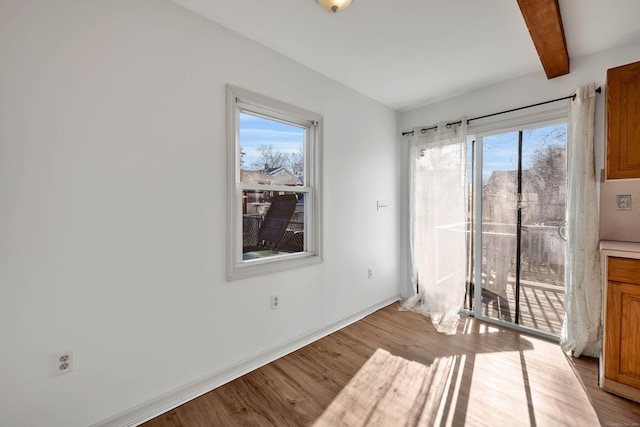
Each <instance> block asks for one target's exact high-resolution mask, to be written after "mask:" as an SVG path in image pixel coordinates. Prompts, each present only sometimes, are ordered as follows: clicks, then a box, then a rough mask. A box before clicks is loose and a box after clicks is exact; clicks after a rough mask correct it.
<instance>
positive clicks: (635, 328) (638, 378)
mask: <svg viewBox="0 0 640 427" xmlns="http://www.w3.org/2000/svg"><path fill="white" fill-rule="evenodd" d="M621 244H622V247H625V248H627V249H629V248H631V249H633V248H634V247H635V248H636V249H638V252H633V251H620V250H619V249H618V250H616V249H615V248H609V250H605V251H603V255H605V257H606V260H605V266H606V267H605V268H606V276H605V277H606V279H605V306H604V315H605V319H604V320H605V323H604V325H605V327H604V348H603V359H602V368H603V371H604V372H601V374H602V375H601V386H602V388H603V389H605V390H607V391H610V392H612V393H615V394H618V395H620V396H624V397H626V398H628V399H631V400H635V401H637V402H640V244H638V243H635V244H633V243H627V242H621Z"/></svg>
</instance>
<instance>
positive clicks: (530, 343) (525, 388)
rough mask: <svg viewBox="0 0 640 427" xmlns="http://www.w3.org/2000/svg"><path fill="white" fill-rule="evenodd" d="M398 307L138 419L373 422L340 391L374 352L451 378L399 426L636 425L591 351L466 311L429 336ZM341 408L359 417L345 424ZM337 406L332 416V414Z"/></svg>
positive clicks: (164, 426) (192, 423)
mask: <svg viewBox="0 0 640 427" xmlns="http://www.w3.org/2000/svg"><path fill="white" fill-rule="evenodd" d="M397 306H398V305H397V304H392V305H390V306H388V307H385V308H383V309H381V310H379V311H377V312H376V313H374V314H372V315H370V316H367V317H366V318H364V319H363V320H361V321H359V322H356V323H354V324H352V325H350V326H348V327H346V328H343V329H342V330H340V331H337V332H335V333H333V334H331V335H329V336H327V337H325V338H323V339H321V340H318V341H316V342H314V343H313V344H310V345H308V346H306V347H304V348H302V349H300V350H298V351H296V352H294V353H291V354H289V355H287V356H285V357H283V358H281V359H278V360H276V361H274V362H272V363H269V364H268V365H265V366H263V367H262V368H260V369H257V370H255V371H253V372H251V373H249V374H247V375H244V376H243V377H241V378H238V379H236V380H234V381H232V382H230V383H228V384H226V385H224V386H221V387H219V388H217V389H216V390H213V391H211V392H209V393H207V394H205V395H203V396H201V397H199V398H197V399H194V400H192V401H191V402H188V403H186V404H184V405H182V406H180V407H178V408H176V409H174V410H171V411H169V412H167V413H165V414H163V415H161V416H159V417H157V418H155V419H153V420H150V421H148V422H147V423H145V424H144V426H146V427H198V426H306V425H312V424H314V423H315V422H318V421H319V420H320V422H319V425H354V424H355V425H371V426H373V425H382V424H381V423H376V422H375V421H373V420H374V418H369V419H360V418H358V416H357V413H355V415H354V412H353V411H356V410H358V408H356V407H355V406H354V407H353V408H351V407H350V406H349V405H351V403H349V402H350V401H349V400H345V399H344V398H343V396H344V395H345V393H344V392H343V393H341V391H342V390H343V389H345V390H348V389H349V388H351V395H350V396H347V397H348V399H351V402H353V399H354V393H353V391H354V389H353V385H354V383H357V381H356V380H355V379H354V381H352V382H351V383H350V380H352V379H353V378H354V377H356V379H357V378H362V371H364V370H365V369H364V368H363V366H367V365H370V363H371V359H372V356H373V355H374V353H376V355H379V354H380V353H381V350H384V351H382V353H384V354H387V352H388V353H390V354H391V355H393V357H394V359H395V360H396V361H398V360H399V361H403V360H406V361H407V363H410V364H411V365H412V366H413V367H414V368H415V369H418V370H420V369H421V370H422V371H424V372H427V371H428V372H430V373H431V374H429V375H431V377H432V378H435V377H437V376H438V375H439V374H441V372H440V373H439V372H438V371H437V369H438V368H439V367H446V369H445V370H444V371H443V372H444V373H445V375H440V376H441V377H443V378H445V377H447V376H448V377H449V378H450V379H451V381H449V383H450V384H449V383H447V384H446V386H447V387H448V391H446V393H444V394H442V395H437V396H442V397H438V401H436V402H435V405H436V407H434V408H435V409H434V411H436V410H438V408H437V406H438V402H439V401H441V400H442V401H444V403H446V405H442V404H440V405H439V406H440V412H439V413H438V414H429V413H427V412H428V411H429V409H428V408H429V407H430V406H429V405H431V404H433V402H431V403H429V402H425V404H424V405H423V407H424V408H427V409H423V411H425V413H426V417H427V418H424V417H423V418H415V419H414V420H417V419H420V420H422V421H420V422H415V421H412V422H408V421H405V422H404V423H402V424H400V425H434V424H435V425H453V426H457V425H470V426H475V425H539V426H543V425H572V424H573V425H594V424H595V425H597V424H598V422H597V419H596V414H597V418H599V421H600V424H601V425H604V426H606V425H611V426H613V425H624V426H640V404H637V403H634V402H631V401H628V400H625V399H622V398H619V397H616V396H614V395H611V394H609V393H606V392H603V391H602V390H600V389H599V388H598V387H597V360H596V359H590V358H582V359H574V358H567V357H565V356H564V355H563V354H562V353H561V351H560V350H559V348H558V346H557V345H556V344H554V343H550V342H548V341H545V340H542V339H539V338H534V337H531V336H527V335H524V334H522V333H519V332H516V331H512V330H509V329H505V328H501V327H497V326H495V325H491V324H487V323H484V322H481V321H478V320H475V319H471V318H462V319H461V321H460V326H459V330H458V333H457V334H455V335H449V336H446V335H442V334H438V333H437V332H436V331H435V330H434V328H433V327H432V326H431V323H430V321H429V320H428V319H426V318H424V317H422V316H420V315H418V314H416V313H412V312H399V311H398V310H397ZM373 359H375V357H374V358H373ZM368 361H369V362H368ZM408 361H413V362H408ZM367 362H368V363H367ZM374 366H377V365H374ZM416 367H417V368H416ZM452 367H457V370H456V371H455V372H454V369H452ZM361 368H363V369H362V370H361ZM434 369H435V370H436V371H434ZM359 371H360V372H359ZM396 372H397V371H396ZM412 372H417V371H415V370H414V371H412ZM369 375H371V372H370V373H369ZM373 375H374V376H375V372H373ZM411 375H413V376H414V377H415V374H413V373H412V374H411ZM366 378H369V377H366ZM580 379H581V380H582V381H583V383H584V384H583V383H582V382H581V381H580ZM408 380H409V382H411V378H408ZM348 383H349V387H346V386H347V384H348ZM362 384H363V383H362V381H361V384H360V387H362ZM364 384H365V385H366V382H365V383H364ZM449 385H450V387H449ZM356 390H357V389H356ZM584 390H586V393H585V391H584ZM397 391H398V390H393V389H390V390H389V392H388V393H387V394H389V395H393V394H397V393H396V392H397ZM400 391H402V390H400ZM379 392H380V390H379V389H374V387H373V386H372V389H371V390H370V393H368V392H367V390H364V391H363V390H362V389H360V390H358V391H357V392H356V394H355V396H356V398H357V396H358V393H360V394H361V395H362V396H363V399H365V400H367V399H369V398H370V397H369V394H370V395H371V396H373V395H376V393H378V394H379ZM347 394H349V393H347ZM339 395H340V396H341V397H338V396H339ZM433 395H434V393H433V387H430V388H428V390H427V392H426V393H425V396H427V397H429V398H432V397H433ZM574 396H575V398H574ZM589 399H590V402H589ZM345 402H346V405H347V407H344V405H345ZM336 405H337V406H338V412H336V411H335V409H336ZM341 405H342V406H343V407H342V408H340V406H341ZM368 406H369V407H375V409H376V410H377V411H378V414H377V418H375V419H377V420H380V419H385V418H384V417H383V418H380V416H379V415H380V412H381V411H382V413H383V415H384V410H385V404H384V403H383V402H379V404H375V405H368ZM329 407H331V408H332V409H330V410H327V408H329ZM442 408H444V410H443V409H442ZM340 410H341V411H342V412H340ZM368 410H370V409H368ZM594 410H595V413H594ZM332 411H333V412H332ZM340 413H342V414H349V415H350V416H351V418H349V419H357V420H358V421H357V422H355V423H351V422H347V419H346V418H340V417H339V414H340ZM323 414H324V415H323ZM336 414H338V418H331V417H336ZM589 414H591V418H589ZM436 415H437V417H436ZM327 417H329V418H327ZM425 419H426V420H431V421H429V422H425V421H424V420H425ZM432 420H436V421H437V422H432ZM496 420H499V421H498V422H496ZM572 420H575V422H573V421H572ZM581 420H592V421H593V422H590V424H585V423H584V422H581Z"/></svg>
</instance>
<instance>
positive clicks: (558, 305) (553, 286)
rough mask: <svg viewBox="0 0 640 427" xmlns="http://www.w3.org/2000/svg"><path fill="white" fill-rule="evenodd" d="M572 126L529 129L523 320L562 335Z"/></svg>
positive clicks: (524, 203) (525, 167)
mask: <svg viewBox="0 0 640 427" xmlns="http://www.w3.org/2000/svg"><path fill="white" fill-rule="evenodd" d="M566 134H567V126H566V124H559V125H553V126H547V127H541V128H535V129H529V130H525V131H523V138H522V169H523V171H522V238H521V246H520V248H521V255H520V263H521V268H520V295H519V301H520V319H519V324H521V325H523V326H527V327H530V328H533V329H537V330H541V331H544V332H548V333H551V334H553V335H560V331H561V329H562V320H563V317H564V257H565V240H564V224H565V222H564V221H565V210H566V189H567V182H566V181H567V166H566V165H567V156H566V153H567V150H566V148H567V144H566Z"/></svg>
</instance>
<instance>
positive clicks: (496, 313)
mask: <svg viewBox="0 0 640 427" xmlns="http://www.w3.org/2000/svg"><path fill="white" fill-rule="evenodd" d="M482 150H483V151H482V159H483V164H482V282H481V283H482V307H481V313H482V314H483V315H485V316H487V317H492V318H495V319H499V320H503V321H506V322H513V323H517V320H516V304H515V293H516V290H515V280H516V270H515V266H516V262H515V261H516V245H517V238H516V237H517V236H516V231H517V230H516V226H517V219H518V217H517V209H516V208H517V193H518V132H511V133H506V134H501V135H495V136H491V137H485V138H484V139H483V144H482Z"/></svg>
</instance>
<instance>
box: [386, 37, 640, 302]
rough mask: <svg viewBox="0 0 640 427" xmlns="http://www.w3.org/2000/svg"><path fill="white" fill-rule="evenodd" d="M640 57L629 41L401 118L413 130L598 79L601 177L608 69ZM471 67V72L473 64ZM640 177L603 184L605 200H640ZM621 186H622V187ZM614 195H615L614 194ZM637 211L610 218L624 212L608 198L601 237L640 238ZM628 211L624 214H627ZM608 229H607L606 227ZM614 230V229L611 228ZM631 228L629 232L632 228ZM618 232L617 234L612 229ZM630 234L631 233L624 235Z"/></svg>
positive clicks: (564, 92) (404, 281)
mask: <svg viewBox="0 0 640 427" xmlns="http://www.w3.org/2000/svg"><path fill="white" fill-rule="evenodd" d="M638 60H640V44H634V45H628V46H625V47H621V48H617V49H612V50H608V51H605V52H600V53H598V54H595V55H591V56H588V57H583V58H571V72H570V73H569V74H568V75H565V76H562V77H557V78H555V79H552V80H548V79H547V78H546V76H545V74H544V72H543V71H542V69H541V70H540V72H537V73H534V74H529V75H525V76H522V77H519V78H516V79H512V80H508V81H505V82H503V83H500V84H497V85H494V86H490V87H486V88H482V89H479V90H476V91H473V92H470V93H467V94H464V95H460V96H457V97H454V98H450V99H447V100H444V101H442V102H438V103H434V104H429V105H426V106H423V107H420V108H416V109H412V110H409V111H405V112H403V113H401V114H400V115H399V118H398V122H399V127H400V131H409V130H411V129H412V128H413V127H417V126H425V125H431V124H435V123H437V122H439V121H443V120H453V119H458V118H459V117H461V116H463V115H466V116H467V117H468V118H471V117H479V116H483V115H485V114H492V113H496V112H499V111H504V110H509V109H512V108H518V107H521V106H524V105H530V104H535V103H538V102H542V101H546V100H551V99H556V98H561V97H564V96H568V95H571V94H573V93H574V92H575V90H576V88H578V87H580V86H584V85H586V84H589V83H594V82H595V83H596V85H597V86H601V87H602V93H601V94H600V95H598V96H597V101H596V129H595V154H596V170H597V171H598V173H597V175H598V178H599V176H600V170H601V169H602V168H604V134H605V121H604V120H605V96H606V94H605V88H606V72H607V69H609V68H612V67H616V66H619V65H623V64H627V63H630V62H635V61H638ZM469 72H470V73H472V72H473V67H472V66H471V67H470V69H469ZM403 139H404V141H403V142H401V146H402V149H403V152H402V154H401V159H402V160H401V162H402V163H404V162H406V160H404V159H406V157H407V146H408V144H407V140H408V137H405V138H403ZM406 179H407V178H406V176H404V177H403V183H402V188H403V194H402V204H403V206H404V205H406V204H407V200H408V199H407V197H408V195H407V192H406V187H407V184H406ZM639 182H640V180H624V182H615V183H613V182H612V183H609V182H607V183H606V185H603V186H602V200H603V201H606V200H610V199H611V194H615V193H616V192H617V194H631V195H632V198H633V200H634V201H635V200H638V201H639V202H640V184H639ZM620 191H622V192H620ZM613 200H614V201H615V196H614V197H613ZM637 206H638V207H637V208H636V209H635V211H633V212H630V213H629V212H627V213H626V216H627V218H625V219H623V220H622V221H621V220H617V219H616V220H612V221H609V218H610V217H613V216H614V215H615V218H619V217H620V213H617V214H614V212H616V211H615V206H614V205H613V204H611V203H608V202H607V204H606V205H605V206H603V207H602V209H601V215H602V218H603V219H605V222H604V223H603V224H601V237H603V238H616V237H618V238H619V237H620V236H627V237H628V236H637V237H638V240H637V241H640V221H635V222H634V221H632V219H633V217H634V216H635V217H637V215H638V214H637V212H640V203H638V205H637ZM623 215H625V214H623ZM407 217H408V214H403V215H402V222H403V224H402V246H401V247H402V250H403V252H402V259H406V258H407V255H406V249H405V247H406V241H407V236H408V233H407V232H406V230H407V226H406V218H407ZM604 230H606V231H605V234H603V233H602V232H603V231H604ZM609 230H611V232H609ZM630 231H631V233H630ZM614 233H615V234H614ZM621 240H627V239H621ZM401 269H402V278H401V291H402V293H403V294H407V292H408V290H407V289H408V282H409V275H408V273H407V271H408V270H407V266H406V263H403V264H402V266H401Z"/></svg>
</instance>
